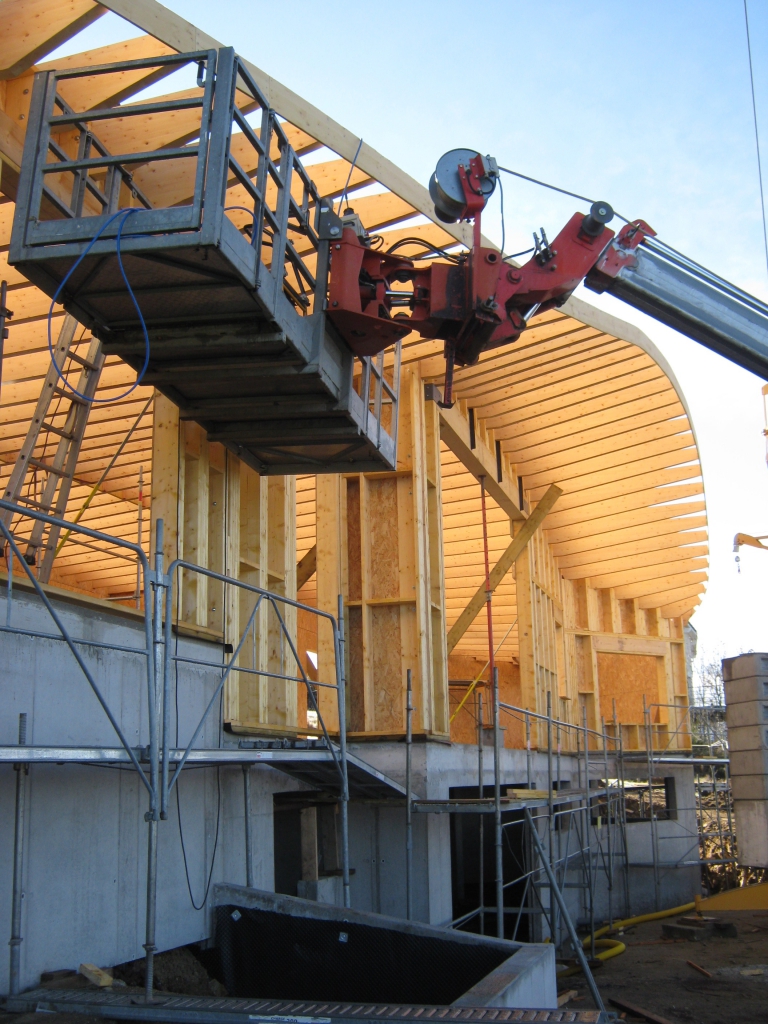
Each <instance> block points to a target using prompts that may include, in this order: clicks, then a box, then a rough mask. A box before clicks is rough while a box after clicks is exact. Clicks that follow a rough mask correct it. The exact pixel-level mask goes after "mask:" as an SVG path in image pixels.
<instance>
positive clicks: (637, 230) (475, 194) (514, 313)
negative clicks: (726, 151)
mask: <svg viewBox="0 0 768 1024" xmlns="http://www.w3.org/2000/svg"><path fill="white" fill-rule="evenodd" d="M498 176H499V167H498V165H497V163H496V161H495V160H494V159H493V158H492V157H489V156H482V155H481V154H480V153H477V152H475V151H473V150H467V149H454V150H451V151H450V152H448V153H446V154H445V155H444V156H443V157H441V159H440V161H439V162H438V165H437V168H436V170H435V173H434V174H433V176H432V179H431V181H430V185H429V190H430V195H431V197H432V199H433V201H434V203H435V210H436V212H437V215H438V217H439V218H440V219H441V220H443V221H445V222H447V223H455V222H457V221H462V220H464V221H472V222H473V226H474V231H473V243H472V247H471V249H470V250H469V252H465V253H462V254H460V255H458V256H455V255H451V254H448V253H443V254H442V255H443V257H444V258H442V259H441V258H440V257H439V256H438V257H437V258H436V259H435V260H434V261H433V262H432V263H431V264H429V265H428V266H423V267H420V266H417V263H416V262H415V261H414V260H411V259H408V258H406V257H403V256H400V255H398V254H397V253H396V252H394V251H391V252H383V251H381V250H377V249H375V248H374V247H373V246H372V243H371V239H370V237H369V235H368V233H367V232H366V230H365V228H364V226H363V224H362V223H361V221H360V219H359V218H358V217H357V215H356V214H355V213H354V211H352V210H347V211H345V214H344V216H342V218H341V220H340V224H339V226H338V230H339V232H340V237H339V238H338V240H337V241H332V242H331V243H330V279H329V290H328V316H329V318H330V320H331V321H332V322H333V324H334V325H335V327H336V329H337V330H338V331H339V333H340V334H341V335H342V337H343V338H344V340H345V341H346V342H347V344H348V345H349V346H350V347H351V348H352V350H353V351H354V352H356V353H357V354H358V355H373V354H375V353H377V352H379V351H381V350H382V349H383V348H386V347H387V346H388V345H391V344H393V343H395V342H396V341H397V340H398V339H400V338H402V337H404V336H405V335H407V334H409V333H410V332H412V331H416V332H417V333H418V334H420V335H421V336H422V337H424V338H439V339H442V340H443V341H444V342H445V359H446V374H445V389H444V395H443V404H444V405H447V406H450V405H451V401H452V385H453V370H454V366H455V365H459V366H468V365H472V364H473V363H476V362H477V360H478V358H479V357H480V354H481V353H482V352H485V351H488V350H489V349H494V348H497V347H498V346H500V345H506V344H509V343H511V342H514V341H516V340H517V339H518V338H519V337H520V335H521V333H522V332H523V331H524V330H525V328H526V326H527V324H528V321H529V320H530V319H531V317H532V316H534V315H535V314H536V313H541V312H545V311H546V310H548V309H552V308H553V307H555V306H560V305H562V304H563V303H564V302H565V301H566V300H567V299H568V297H569V296H570V295H571V294H572V292H573V291H574V289H575V288H576V287H577V286H578V285H579V284H580V283H581V282H582V281H584V282H585V284H586V285H587V287H589V288H591V289H592V290H594V291H597V292H610V293H612V294H614V295H616V296H617V297H618V298H621V299H622V300H623V301H625V302H628V303H629V304H631V305H633V306H635V307H636V308H638V309H641V310H643V311H644V312H646V313H649V314H650V315H651V316H654V317H655V318H656V319H658V320H660V321H662V322H664V323H667V324H668V325H670V326H672V327H674V328H676V329H677V330H679V331H681V332H682V333H684V334H687V335H688V336H689V337H692V338H694V339H695V340H697V341H699V342H701V343H702V344H704V345H706V346H707V347H709V348H711V349H713V350H715V351H717V352H720V353H721V354H722V355H724V356H726V358H728V359H731V360H732V361H733V362H736V363H738V364H739V365H741V366H744V367H745V368H746V369H749V370H751V371H752V372H754V373H757V374H758V375H760V376H762V377H763V378H765V379H768V306H766V305H765V304H764V303H762V302H761V301H760V300H758V299H756V298H755V297H754V296H751V295H749V294H747V293H746V292H743V291H742V290H741V289H739V288H736V287H735V286H734V285H731V284H729V283H728V282H727V281H724V280H723V279H721V278H719V277H717V276H716V275H714V274H712V273H711V272H710V271H707V270H706V269H705V268H703V267H700V266H699V265H698V264H696V263H694V262H693V261H691V260H689V259H687V258H686V257H684V256H682V255H681V254H680V253H677V252H676V251H675V250H673V249H671V248H670V247H669V246H666V245H665V244H664V243H662V242H660V241H659V240H658V239H656V238H655V234H656V233H655V232H654V231H653V229H652V228H650V227H649V226H648V224H646V223H645V221H643V220H635V221H632V222H631V223H625V224H624V226H623V227H622V228H621V229H620V230H619V231H618V233H615V232H614V231H612V230H611V229H610V228H609V227H608V224H609V223H610V222H611V220H612V219H613V217H614V212H613V210H612V208H611V206H610V205H609V204H608V203H605V202H596V203H593V204H592V207H591V209H590V211H589V213H587V214H583V213H575V214H574V215H573V216H572V217H571V219H570V220H569V221H568V223H567V224H566V225H565V226H564V227H563V228H562V230H561V231H560V233H559V234H558V235H557V237H556V238H554V239H553V241H551V242H550V241H549V240H548V239H547V236H546V234H545V233H544V231H543V230H542V232H541V236H540V237H539V236H538V235H535V236H534V239H535V248H534V253H533V256H532V257H531V258H530V260H529V261H528V262H527V263H525V264H524V265H523V266H520V267H518V266H515V265H513V264H511V263H510V262H509V260H508V258H504V257H503V254H501V253H500V252H499V251H498V250H497V249H494V248H490V247H487V246H484V245H482V240H481V233H480V220H481V213H482V211H483V209H484V207H485V205H486V203H487V201H488V198H489V196H490V195H491V194H492V193H493V191H494V189H495V186H496V180H497V179H498ZM398 285H399V286H400V287H397V286H398ZM403 285H405V286H407V285H410V286H411V287H410V289H408V288H407V287H406V288H403V287H402V286H403ZM406 310H407V311H406Z"/></svg>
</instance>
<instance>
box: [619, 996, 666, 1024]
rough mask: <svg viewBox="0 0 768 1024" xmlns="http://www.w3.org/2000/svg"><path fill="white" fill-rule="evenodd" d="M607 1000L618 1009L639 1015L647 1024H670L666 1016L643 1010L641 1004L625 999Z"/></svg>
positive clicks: (635, 1015) (634, 1015)
mask: <svg viewBox="0 0 768 1024" xmlns="http://www.w3.org/2000/svg"><path fill="white" fill-rule="evenodd" d="M608 1002H609V1003H610V1004H611V1006H615V1007H616V1008H617V1009H618V1010H624V1011H626V1012H627V1013H631V1014H632V1016H633V1017H640V1018H641V1019H642V1020H645V1021H648V1022H649V1024H672V1021H671V1020H668V1018H667V1017H661V1016H660V1015H659V1014H658V1013H652V1012H651V1011H650V1010H644V1009H643V1008H642V1007H641V1006H635V1004H634V1003H628V1002H627V1000H626V999H614V998H610V999H609V1000H608Z"/></svg>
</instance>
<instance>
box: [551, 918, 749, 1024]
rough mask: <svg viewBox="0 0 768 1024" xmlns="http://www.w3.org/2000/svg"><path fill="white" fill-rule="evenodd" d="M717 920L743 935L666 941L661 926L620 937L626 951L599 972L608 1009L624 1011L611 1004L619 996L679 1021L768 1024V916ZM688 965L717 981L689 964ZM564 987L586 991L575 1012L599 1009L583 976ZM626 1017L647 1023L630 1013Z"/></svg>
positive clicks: (574, 1005)
mask: <svg viewBox="0 0 768 1024" xmlns="http://www.w3.org/2000/svg"><path fill="white" fill-rule="evenodd" d="M713 916H714V915H713ZM717 917H718V919H719V920H724V921H731V922H733V924H734V925H735V926H736V930H737V932H738V935H737V937H736V938H722V937H720V936H713V937H712V938H709V939H706V940H702V941H699V942H690V941H686V940H673V941H670V940H665V939H663V938H662V930H661V927H662V923H663V922H661V921H652V922H649V923H647V924H643V925H638V926H636V927H634V928H631V929H628V930H627V932H626V933H625V934H624V935H622V936H619V937H620V938H621V941H622V942H624V943H625V944H626V947H627V950H626V952H625V953H622V954H621V955H620V956H616V957H613V958H611V959H610V960H607V961H606V962H605V963H604V964H603V965H602V967H600V968H599V970H596V971H595V972H594V977H595V981H596V983H597V986H598V988H599V989H600V994H601V995H602V997H603V1001H604V1002H605V1006H606V1009H611V1010H614V1011H616V1012H623V1011H619V1010H617V1008H616V1007H615V1006H611V1004H610V1002H609V1000H610V999H611V998H615V999H621V1000H625V1001H626V1002H627V1003H632V1004H634V1005H635V1006H637V1007H641V1008H642V1009H644V1010H649V1011H651V1012H652V1013H655V1014H657V1015H658V1016H660V1017H663V1018H666V1019H667V1020H668V1021H671V1022H673V1024H768V912H767V911H756V912H755V913H751V914H750V913H744V912H739V913H737V914H736V913H734V914H725V913H719V914H718V915H717ZM673 920H674V919H673ZM687 960H692V961H693V962H694V963H695V964H698V965H699V967H703V968H704V970H705V971H708V972H709V973H710V974H711V975H712V977H711V978H707V977H705V976H704V975H703V974H701V973H699V971H697V970H696V969H695V968H693V967H690V966H689V965H688V964H687V963H686V961H687ZM759 967H763V968H764V971H763V973H762V974H756V973H744V972H748V971H750V970H751V971H752V972H755V971H756V970H757V969H758V968H759ZM719 972H723V973H719ZM560 988H561V990H563V989H566V988H572V989H578V991H579V997H578V998H577V999H574V1000H571V1001H569V1002H568V1003H567V1004H566V1005H567V1006H568V1007H569V1008H570V1009H574V1010H578V1009H587V1008H591V1007H592V1006H593V1003H592V1001H591V998H590V995H589V989H588V988H587V985H586V982H585V980H584V978H583V977H580V976H575V977H571V978H568V979H564V980H563V981H562V982H561V983H560ZM626 1019H627V1020H628V1021H632V1020H639V1019H641V1018H638V1017H635V1016H634V1015H633V1014H631V1013H627V1014H626Z"/></svg>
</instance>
